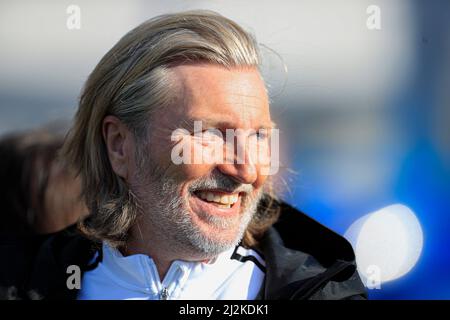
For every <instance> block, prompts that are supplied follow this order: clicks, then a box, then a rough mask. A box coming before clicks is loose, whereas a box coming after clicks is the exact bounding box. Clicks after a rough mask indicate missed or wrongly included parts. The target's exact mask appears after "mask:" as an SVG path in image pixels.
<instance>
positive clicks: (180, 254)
mask: <svg viewBox="0 0 450 320" xmlns="http://www.w3.org/2000/svg"><path fill="white" fill-rule="evenodd" d="M137 229H139V227H137ZM137 231H138V232H136V228H135V227H132V228H131V232H130V237H129V239H128V241H127V243H126V245H125V246H123V247H122V248H120V252H121V253H122V255H124V256H130V255H134V254H145V255H147V256H149V257H151V258H152V260H153V261H154V263H155V265H156V268H157V270H158V275H159V278H160V279H161V281H162V280H163V279H164V277H165V275H166V274H167V271H168V270H169V268H170V265H171V264H172V262H173V261H175V260H184V261H197V262H206V261H208V260H210V259H205V257H200V256H195V255H189V254H187V251H186V250H174V246H170V245H168V241H161V240H160V239H153V238H152V237H150V236H147V235H152V234H155V233H152V232H148V231H146V232H144V233H142V232H140V231H139V230H137ZM144 234H145V235H146V236H145V237H144Z"/></svg>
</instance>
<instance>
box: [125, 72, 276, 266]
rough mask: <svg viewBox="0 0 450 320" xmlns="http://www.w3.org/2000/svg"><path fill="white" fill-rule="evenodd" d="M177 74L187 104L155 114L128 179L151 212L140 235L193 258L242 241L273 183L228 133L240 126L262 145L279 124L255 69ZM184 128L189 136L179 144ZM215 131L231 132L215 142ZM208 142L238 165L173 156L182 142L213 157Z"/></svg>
mask: <svg viewBox="0 0 450 320" xmlns="http://www.w3.org/2000/svg"><path fill="white" fill-rule="evenodd" d="M171 70H172V76H173V80H174V83H176V88H177V90H178V91H179V94H178V96H179V97H180V99H178V101H177V102H176V103H173V104H172V106H170V107H168V108H162V109H159V110H156V111H155V113H153V114H152V116H151V120H150V124H149V126H150V129H149V137H148V141H147V143H145V144H144V145H139V146H138V152H137V159H136V160H137V161H135V163H136V166H135V167H133V168H130V170H129V174H128V182H129V185H130V189H131V191H132V192H133V193H134V194H135V195H136V197H137V199H138V202H139V204H140V207H141V208H142V210H143V212H144V214H143V215H142V216H141V218H140V220H139V222H138V225H139V231H137V230H135V229H136V228H134V229H133V231H132V232H133V233H134V234H135V235H136V236H138V235H137V234H138V233H141V234H142V232H145V233H148V234H149V235H150V238H151V239H152V240H151V242H152V243H153V244H154V243H155V242H157V243H158V246H162V247H164V248H166V249H167V250H171V251H174V250H176V251H178V252H179V253H183V254H184V255H185V257H184V258H185V259H187V258H188V257H192V258H208V257H212V256H214V255H217V254H218V253H220V252H222V251H224V250H226V249H228V248H230V247H232V246H234V245H236V244H237V243H238V242H239V241H240V240H241V238H242V236H243V233H244V231H245V229H246V228H247V225H248V223H249V222H250V220H251V218H252V216H253V214H254V213H255V211H256V207H257V204H258V201H259V199H260V197H261V194H262V188H263V186H264V184H265V181H266V178H267V176H264V175H263V174H262V173H261V165H260V164H259V163H258V162H257V161H254V159H252V158H251V155H250V152H249V150H248V148H249V144H245V143H244V144H240V142H239V141H243V140H239V138H235V139H233V140H232V141H234V142H235V143H234V144H233V143H231V144H230V143H229V141H228V140H227V141H226V142H225V141H224V140H225V137H226V131H227V130H229V129H233V130H236V129H239V130H241V131H242V132H243V133H242V134H239V135H237V136H239V137H241V136H245V135H246V133H250V135H252V132H253V133H255V132H256V134H253V136H256V139H257V140H255V141H256V143H257V144H260V145H261V144H266V143H267V141H266V140H265V138H261V137H259V136H258V135H257V133H258V130H260V129H262V128H265V129H267V128H271V127H272V122H271V118H270V113H269V102H268V97H267V94H266V90H265V86H264V83H263V81H262V79H261V77H260V74H259V72H258V71H257V69H255V68H235V69H225V68H223V67H221V66H216V65H211V64H191V65H180V66H176V67H173V68H172V69H171ZM194 121H201V124H202V129H203V131H202V132H197V133H194V131H193V128H194ZM180 128H181V129H183V132H184V134H183V136H182V139H180V140H177V141H173V140H171V135H172V134H173V132H174V130H176V129H180ZM212 128H214V129H215V131H214V132H219V133H221V132H223V139H222V137H221V136H220V134H219V135H217V134H216V135H214V138H213V139H209V138H208V136H210V135H211V132H212V131H210V130H209V129H212ZM199 137H200V138H199ZM245 138H248V140H247V141H252V140H251V137H249V136H248V135H247V136H246V137H244V139H245ZM205 139H206V140H207V139H209V141H213V142H214V143H216V142H217V143H219V142H220V143H221V144H220V146H221V147H220V148H223V150H224V152H223V154H227V155H229V154H231V155H232V157H233V159H228V160H234V161H221V160H223V159H219V158H215V160H214V161H206V162H205V161H200V162H196V163H194V164H186V163H181V164H178V165H177V164H174V162H173V159H172V158H171V154H172V151H173V149H174V148H175V147H176V146H177V144H180V143H183V144H184V146H185V147H186V146H187V148H188V149H194V148H195V146H196V145H197V146H200V150H203V152H205V151H208V150H206V149H208V147H205V145H208V146H210V143H209V144H205V143H204V141H205ZM219 140H220V141H219ZM202 148H203V149H202ZM185 150H186V149H185ZM230 150H231V152H230ZM238 150H239V151H238ZM238 154H239V155H240V158H241V161H240V162H238V161H236V160H237V155H238ZM242 160H244V161H242Z"/></svg>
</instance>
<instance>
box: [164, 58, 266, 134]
mask: <svg viewBox="0 0 450 320" xmlns="http://www.w3.org/2000/svg"><path fill="white" fill-rule="evenodd" d="M172 69H173V70H172V71H173V75H174V79H175V81H176V86H177V87H178V89H179V92H180V97H181V99H180V100H181V101H180V103H178V104H175V105H174V106H173V109H174V110H171V111H172V120H173V121H194V120H202V121H204V122H206V123H207V124H210V125H212V126H214V124H221V125H224V124H228V126H229V127H239V128H256V127H270V126H271V119H270V112H269V100H268V97H267V93H266V88H265V85H264V82H263V80H262V79H261V76H260V74H259V72H258V70H257V69H256V68H251V67H247V68H232V69H226V68H224V67H222V66H217V65H211V64H192V65H181V66H177V67H174V68H172Z"/></svg>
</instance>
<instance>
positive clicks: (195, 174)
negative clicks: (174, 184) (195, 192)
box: [170, 164, 214, 181]
mask: <svg viewBox="0 0 450 320" xmlns="http://www.w3.org/2000/svg"><path fill="white" fill-rule="evenodd" d="M213 170H214V166H213V165H208V164H180V165H174V164H172V166H171V168H170V172H171V175H172V176H174V177H176V178H177V179H179V180H184V181H189V180H195V179H198V178H200V177H205V176H208V175H209V174H210V173H211V172H212V171H213Z"/></svg>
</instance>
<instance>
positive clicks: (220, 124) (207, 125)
mask: <svg viewBox="0 0 450 320" xmlns="http://www.w3.org/2000/svg"><path fill="white" fill-rule="evenodd" d="M195 121H201V122H202V128H203V129H211V128H233V127H234V125H233V124H232V122H231V121H227V120H226V119H225V120H224V119H223V118H222V119H214V118H202V119H200V118H188V119H184V120H183V122H182V123H181V127H182V128H183V129H187V130H189V131H194V122H195ZM276 127H277V125H276V123H275V122H273V121H270V123H266V124H263V125H261V126H259V128H258V129H256V130H260V129H266V130H270V129H275V128H276Z"/></svg>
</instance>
